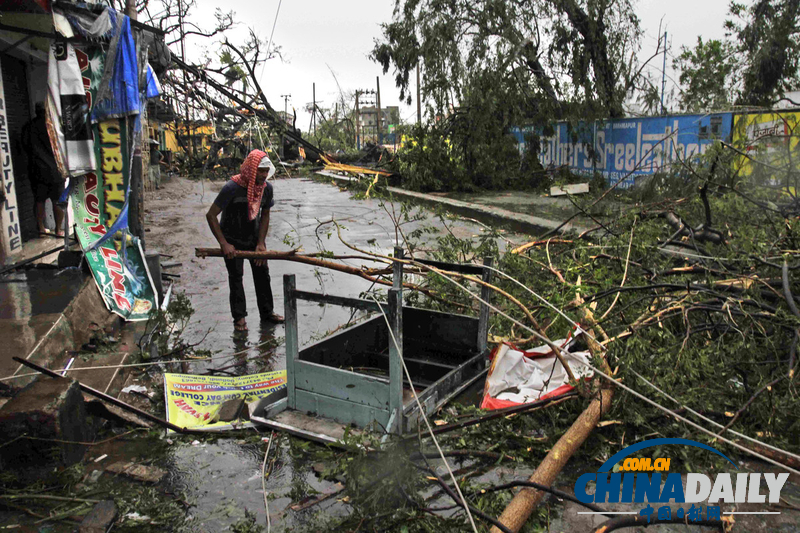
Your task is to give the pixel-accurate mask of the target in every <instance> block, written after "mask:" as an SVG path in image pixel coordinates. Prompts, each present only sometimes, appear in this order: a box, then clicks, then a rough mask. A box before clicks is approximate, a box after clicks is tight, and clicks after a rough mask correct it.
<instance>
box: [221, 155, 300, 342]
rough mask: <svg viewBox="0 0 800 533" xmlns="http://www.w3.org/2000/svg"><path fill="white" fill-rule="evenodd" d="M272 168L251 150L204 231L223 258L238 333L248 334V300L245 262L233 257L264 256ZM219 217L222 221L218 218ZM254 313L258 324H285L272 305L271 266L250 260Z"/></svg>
mask: <svg viewBox="0 0 800 533" xmlns="http://www.w3.org/2000/svg"><path fill="white" fill-rule="evenodd" d="M274 173H275V166H274V165H273V164H272V162H271V161H270V160H269V157H268V156H267V154H266V153H264V152H262V151H261V150H253V151H252V152H250V153H249V154H248V155H247V158H246V159H245V160H244V163H242V166H241V169H240V174H237V175H235V176H233V177H232V178H231V179H230V181H228V183H226V184H225V186H224V187H222V190H221V191H220V192H219V194H218V195H217V198H216V199H215V200H214V203H213V204H211V207H210V208H209V210H208V213H206V219H207V220H208V226H209V227H210V228H211V232H212V233H213V234H214V237H216V239H217V241H218V242H219V245H220V248H222V253H223V255H224V256H225V267H226V268H227V269H228V286H229V287H230V304H231V314H232V315H233V325H234V329H235V330H236V331H247V321H246V317H247V301H246V299H245V294H244V284H243V276H244V259H242V258H236V257H234V252H236V251H237V250H243V251H253V250H254V251H257V252H265V251H266V250H267V247H266V244H265V240H266V237H267V231H268V230H269V210H270V208H271V207H272V206H273V205H274V201H273V198H272V194H273V193H272V184H271V183H269V182H267V179H268V178H269V177H271V176H272V175H273V174H274ZM220 213H221V214H222V220H221V221H220V220H219V219H218V216H219V215H220ZM250 267H251V270H252V271H253V282H254V284H255V289H256V301H257V302H258V312H259V314H260V315H261V321H262V322H271V323H273V324H280V323H283V321H284V320H283V317H282V316H280V315H278V314H276V313H275V311H274V308H273V302H272V287H271V286H270V277H269V267H268V266H267V260H266V259H251V260H250Z"/></svg>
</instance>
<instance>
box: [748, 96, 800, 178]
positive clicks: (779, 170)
mask: <svg viewBox="0 0 800 533" xmlns="http://www.w3.org/2000/svg"><path fill="white" fill-rule="evenodd" d="M798 122H800V113H797V112H785V113H784V112H780V111H773V112H770V113H755V114H749V115H746V114H742V115H735V116H734V119H733V143H734V145H735V146H736V148H737V149H738V150H739V151H740V155H739V157H737V158H736V161H735V163H734V170H735V171H737V173H738V174H739V175H740V176H750V175H752V174H756V175H757V176H763V177H764V178H765V182H766V183H769V184H771V185H781V184H782V181H783V179H784V178H785V177H786V173H787V171H789V170H790V169H793V168H794V167H795V166H796V164H797V157H798V156H800V152H798V143H800V129H798Z"/></svg>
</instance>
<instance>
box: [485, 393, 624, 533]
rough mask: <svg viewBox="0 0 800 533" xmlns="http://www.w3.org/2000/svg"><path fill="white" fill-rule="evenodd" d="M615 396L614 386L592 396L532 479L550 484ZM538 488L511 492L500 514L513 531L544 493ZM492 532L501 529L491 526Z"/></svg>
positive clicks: (518, 528) (495, 532)
mask: <svg viewBox="0 0 800 533" xmlns="http://www.w3.org/2000/svg"><path fill="white" fill-rule="evenodd" d="M613 397H614V391H613V389H602V390H600V391H599V392H598V394H597V396H596V397H595V398H594V399H593V400H592V402H591V403H590V404H589V406H588V407H587V408H586V410H585V411H584V412H583V413H582V414H581V415H580V416H579V417H578V419H577V420H575V422H574V423H573V424H572V426H571V427H570V428H569V429H568V430H567V431H566V433H564V434H563V435H562V436H561V438H560V439H558V442H556V444H555V446H553V448H552V449H551V450H550V452H549V453H548V454H547V456H546V457H545V458H544V460H543V461H542V462H541V463H540V464H539V467H538V468H537V469H536V471H535V472H534V473H533V475H532V476H531V477H530V479H529V481H530V482H531V483H538V484H540V485H545V486H547V487H549V486H551V485H552V484H553V482H554V481H555V479H556V477H557V476H558V474H559V473H560V472H561V470H562V469H563V468H564V465H566V464H567V461H569V458H570V457H572V455H573V454H574V453H575V452H576V451H577V450H578V448H580V446H581V445H582V444H583V442H584V441H585V440H586V439H587V438H588V437H589V435H591V433H592V431H594V428H595V426H597V423H598V422H599V421H600V418H602V416H603V415H605V414H606V413H607V412H608V410H609V409H610V408H611V400H612V398H613ZM544 495H545V493H544V492H542V491H541V490H537V489H532V488H525V489H523V490H521V491H520V492H519V493H517V495H516V496H514V499H513V500H511V503H509V504H508V507H506V510H505V511H503V514H502V515H501V516H500V522H501V523H503V524H504V525H505V526H506V527H507V528H508V529H509V530H511V531H514V532H515V533H516V532H518V531H519V530H520V529H522V526H523V525H525V522H526V521H527V520H528V517H529V516H530V515H531V513H532V512H533V510H534V509H535V508H536V506H537V505H538V504H539V502H540V501H541V500H542V498H543V497H544ZM491 531H492V533H498V532H499V531H501V530H500V529H499V528H497V527H493V528H492V530H491Z"/></svg>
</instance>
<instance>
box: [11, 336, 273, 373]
mask: <svg viewBox="0 0 800 533" xmlns="http://www.w3.org/2000/svg"><path fill="white" fill-rule="evenodd" d="M272 342H275V341H274V340H272V339H270V340H268V341H264V342H262V343H260V344H255V345H253V346H249V347H248V348H246V349H244V350H240V351H238V352H234V353H232V354H226V355H213V356H211V357H197V358H194V359H173V360H170V361H150V362H149V363H129V364H127V365H102V366H87V367H83V368H75V367H72V368H70V369H69V371H70V372H77V371H79V370H107V369H111V368H136V367H144V366H153V365H167V364H171V363H201V362H206V361H216V360H218V359H228V358H230V357H235V356H237V355H241V354H243V353H247V352H249V351H250V350H252V349H254V348H260V347H261V346H264V345H265V344H270V343H272ZM54 370H58V371H60V370H61V369H54ZM39 375H41V373H40V372H30V373H28V374H17V375H13V376H6V377H4V378H0V382H2V381H9V380H12V379H17V378H24V377H30V376H39Z"/></svg>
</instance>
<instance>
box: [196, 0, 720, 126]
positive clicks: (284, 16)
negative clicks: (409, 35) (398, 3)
mask: <svg viewBox="0 0 800 533" xmlns="http://www.w3.org/2000/svg"><path fill="white" fill-rule="evenodd" d="M198 3H199V5H198V6H197V7H196V8H195V9H193V10H192V13H191V15H194V16H196V17H197V20H200V21H203V20H206V21H208V20H213V19H212V15H213V12H214V9H215V8H216V7H220V8H222V9H224V10H230V9H232V10H234V11H235V12H236V19H237V20H238V21H240V22H241V23H242V24H241V27H240V28H239V30H238V33H236V34H234V35H233V36H232V37H233V38H232V40H233V41H234V42H236V41H240V42H241V40H243V39H244V38H245V37H246V34H247V33H246V27H247V26H251V27H253V28H254V29H255V30H256V32H257V33H258V35H259V36H261V37H262V38H263V39H264V40H269V38H270V33H271V31H272V27H273V23H275V20H276V19H275V16H276V12H277V11H278V6H279V3H280V12H279V13H277V24H275V33H274V36H273V43H274V44H277V45H279V46H281V48H282V53H283V62H281V61H280V60H279V59H273V60H270V61H268V62H267V63H266V65H265V66H264V68H263V74H262V75H261V83H262V87H263V89H264V92H265V94H266V95H267V99H268V100H269V102H270V104H271V105H272V106H273V107H274V108H275V109H277V110H282V109H284V98H282V96H281V95H285V94H291V98H289V99H288V109H289V112H291V110H292V107H294V108H295V109H296V110H297V126H298V127H300V128H301V129H302V130H304V131H307V130H308V127H309V121H310V115H309V114H307V113H306V112H305V111H304V108H305V106H306V104H308V103H310V102H311V101H312V84H313V83H315V82H316V96H317V101H318V102H321V104H320V105H321V106H323V107H328V106H332V105H333V102H334V101H335V100H336V99H337V97H338V94H339V89H338V87H337V85H336V80H335V79H334V75H335V76H336V78H337V79H338V81H339V85H340V86H341V89H342V91H344V92H345V93H349V92H352V91H353V90H355V89H374V88H375V85H376V76H380V88H381V105H382V106H389V105H398V104H399V90H398V89H396V88H395V85H394V80H393V76H392V72H391V71H390V72H389V73H388V74H386V75H383V74H382V73H381V68H380V66H379V65H378V64H377V63H374V62H372V61H370V60H369V59H368V56H369V53H370V51H371V50H372V47H373V43H374V40H375V39H376V38H378V37H379V36H380V24H381V23H382V22H388V21H390V20H391V17H392V10H393V6H394V2H393V0H371V1H368V0H336V1H331V0H286V1H283V2H281V1H280V0H260V1H259V2H253V1H252V0H224V1H223V0H198ZM636 5H637V14H638V15H639V17H640V19H641V27H642V29H643V30H644V32H645V37H644V40H643V51H642V54H641V55H642V56H643V58H644V57H649V56H650V55H652V53H653V52H654V51H655V49H656V42H657V38H658V33H659V24H661V25H662V30H661V31H662V33H663V31H664V29H666V31H667V32H668V41H669V43H670V49H669V52H670V53H671V54H672V55H674V56H677V55H678V54H679V53H680V48H681V46H682V45H687V46H690V45H693V44H694V42H695V41H696V40H697V36H698V35H701V36H702V37H703V39H713V38H721V37H722V36H723V35H724V30H723V27H722V24H723V22H724V20H725V16H726V13H727V10H728V0H639V1H638V3H637V4H636ZM203 45H204V43H202V41H200V40H198V41H196V42H195V46H196V48H194V50H195V51H199V49H200V48H199V47H200V46H203ZM671 63H672V59H671V58H670V57H669V55H668V56H667V76H668V77H671V75H672V72H671V68H670V65H671ZM661 64H662V60H661V58H659V59H658V60H654V61H653V62H652V63H651V66H650V67H649V68H650V69H652V71H653V74H659V75H660V72H661ZM332 73H333V74H332ZM670 85H671V82H670V81H669V80H668V82H667V90H668V91H669V88H670ZM415 105H416V104H414V106H401V113H400V114H401V118H402V119H403V120H405V121H412V120H414V119H415V116H416V107H415Z"/></svg>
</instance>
